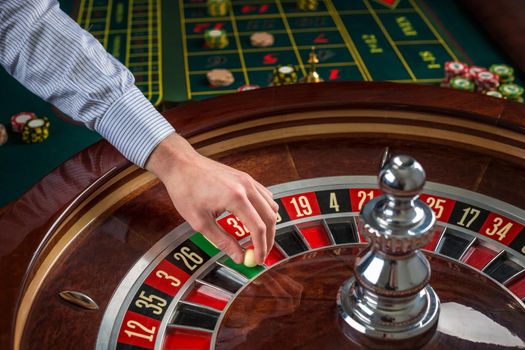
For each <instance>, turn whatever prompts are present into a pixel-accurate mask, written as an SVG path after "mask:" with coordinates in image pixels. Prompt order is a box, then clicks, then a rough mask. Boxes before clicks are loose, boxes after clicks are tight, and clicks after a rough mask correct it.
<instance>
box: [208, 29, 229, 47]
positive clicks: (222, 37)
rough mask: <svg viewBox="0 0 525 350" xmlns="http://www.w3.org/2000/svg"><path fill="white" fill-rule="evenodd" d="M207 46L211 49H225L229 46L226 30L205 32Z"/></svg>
mask: <svg viewBox="0 0 525 350" xmlns="http://www.w3.org/2000/svg"><path fill="white" fill-rule="evenodd" d="M204 40H206V45H208V47H209V48H211V49H223V48H225V47H226V46H228V36H227V35H226V31H225V30H224V29H209V30H207V31H205V32H204Z"/></svg>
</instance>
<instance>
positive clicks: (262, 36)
mask: <svg viewBox="0 0 525 350" xmlns="http://www.w3.org/2000/svg"><path fill="white" fill-rule="evenodd" d="M274 40H275V39H274V37H273V35H272V34H270V33H267V32H256V33H253V34H252V35H251V36H250V43H251V44H252V46H255V47H268V46H272V45H273V43H274Z"/></svg>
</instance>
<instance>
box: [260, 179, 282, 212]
mask: <svg viewBox="0 0 525 350" xmlns="http://www.w3.org/2000/svg"><path fill="white" fill-rule="evenodd" d="M255 187H256V188H257V191H259V193H260V194H261V195H262V196H263V197H264V199H266V201H267V202H268V204H269V205H270V206H271V207H272V210H273V211H274V212H276V213H277V211H278V210H279V205H278V204H277V203H275V201H274V200H273V193H272V192H270V191H269V190H268V189H267V188H266V187H264V186H263V185H261V184H260V183H258V182H257V181H255Z"/></svg>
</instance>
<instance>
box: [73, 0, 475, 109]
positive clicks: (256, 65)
mask: <svg viewBox="0 0 525 350" xmlns="http://www.w3.org/2000/svg"><path fill="white" fill-rule="evenodd" d="M226 3H227V6H228V8H227V12H226V14H225V15H219V16H211V15H210V12H209V5H208V4H207V1H205V0H179V1H161V0H140V1H137V0H135V1H129V2H128V1H124V0H82V1H80V3H79V6H78V11H77V19H78V22H79V23H80V24H81V25H82V27H84V28H85V29H89V31H90V32H91V33H93V34H94V35H95V36H96V37H97V38H98V39H99V40H100V41H101V42H102V43H103V45H104V46H105V47H106V48H107V49H108V50H109V52H110V53H112V54H114V55H115V56H116V57H117V58H119V59H120V60H121V61H122V62H123V63H125V64H126V65H128V67H130V69H131V70H132V72H133V73H134V75H135V77H136V79H137V85H138V86H139V87H140V88H141V89H142V91H143V92H144V93H145V95H146V96H147V97H148V98H150V100H151V101H152V102H154V103H158V102H159V101H160V100H161V99H162V98H165V99H166V100H170V101H184V100H189V99H202V98H208V97H212V96H217V95H220V94H224V93H229V92H235V91H237V89H238V88H239V87H242V86H244V85H248V86H253V85H257V86H268V85H269V84H270V83H271V80H272V72H273V70H274V69H275V67H276V66H278V65H292V66H295V67H297V74H298V77H299V78H301V77H303V76H305V75H307V73H308V57H309V54H310V51H311V47H312V45H315V46H316V51H317V55H318V58H319V63H318V64H317V71H318V73H319V75H320V76H321V78H323V79H324V80H325V81H331V80H367V81H372V80H389V81H398V82H416V83H439V82H440V81H441V78H442V77H443V68H444V66H443V65H444V62H446V61H451V60H454V61H455V60H458V59H460V60H461V59H463V60H465V59H466V58H465V57H464V56H463V55H462V54H461V50H459V48H457V47H456V46H455V45H454V44H452V41H451V40H450V39H449V38H448V36H446V35H444V31H443V30H442V28H440V26H439V25H438V24H437V23H435V22H434V21H433V18H432V17H431V16H430V15H429V14H427V9H426V8H425V6H424V4H420V3H419V2H416V1H414V0H399V1H373V0H359V1H344V0H322V1H317V2H316V3H317V4H316V7H315V9H314V10H307V11H304V10H300V9H299V8H298V1H297V0H268V1H259V0H257V1H254V0H250V1H240V0H233V1H231V2H229V1H228V2H226ZM160 8H162V11H159V9H160ZM210 29H217V30H221V31H223V32H224V35H225V39H221V40H222V41H223V40H226V41H227V45H225V46H223V45H219V46H218V47H216V48H212V47H210V45H209V44H207V39H206V35H207V32H209V30H210ZM255 32H264V33H267V34H270V35H272V37H273V42H272V44H271V45H269V46H263V47H260V46H254V45H253V42H251V40H250V37H251V35H252V34H254V33H255ZM208 41H209V40H208ZM163 62H164V67H163ZM214 69H227V70H228V71H229V72H231V74H232V77H231V78H229V80H233V82H232V83H231V84H225V85H222V84H218V85H212V84H210V82H209V80H208V79H207V74H208V72H210V71H211V70H214Z"/></svg>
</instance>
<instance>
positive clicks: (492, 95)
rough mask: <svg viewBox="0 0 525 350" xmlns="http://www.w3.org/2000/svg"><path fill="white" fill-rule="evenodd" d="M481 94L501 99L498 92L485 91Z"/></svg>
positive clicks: (501, 96)
mask: <svg viewBox="0 0 525 350" xmlns="http://www.w3.org/2000/svg"><path fill="white" fill-rule="evenodd" d="M483 93H484V94H485V95H487V96H491V97H497V98H503V95H502V94H501V92H499V91H485V92H483Z"/></svg>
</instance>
